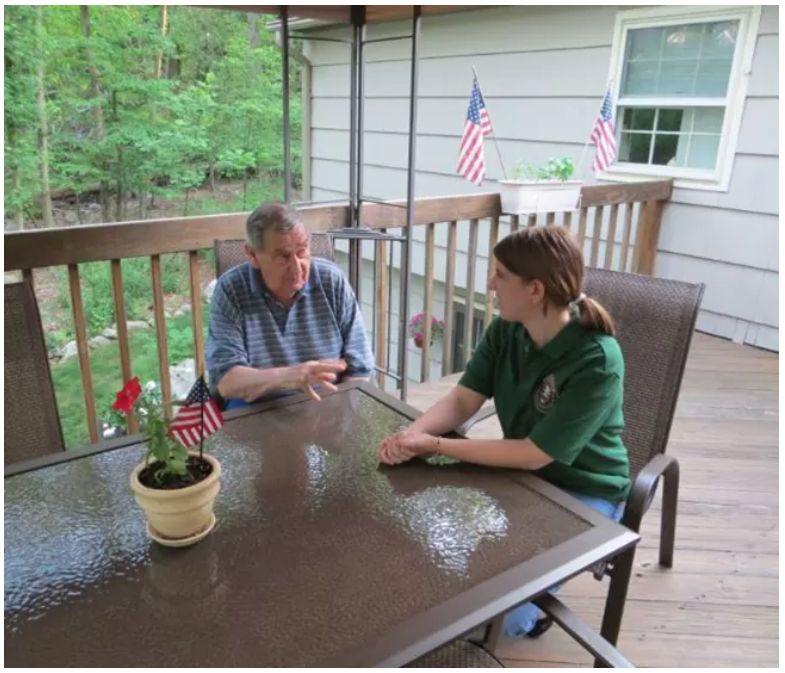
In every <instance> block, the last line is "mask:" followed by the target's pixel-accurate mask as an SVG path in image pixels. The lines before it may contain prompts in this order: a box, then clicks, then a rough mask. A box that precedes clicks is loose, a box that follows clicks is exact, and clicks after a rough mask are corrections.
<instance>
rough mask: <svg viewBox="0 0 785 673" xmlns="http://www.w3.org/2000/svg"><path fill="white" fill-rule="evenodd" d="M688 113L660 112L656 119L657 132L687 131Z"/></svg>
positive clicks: (677, 111) (675, 111) (685, 111)
mask: <svg viewBox="0 0 785 673" xmlns="http://www.w3.org/2000/svg"><path fill="white" fill-rule="evenodd" d="M689 112H690V111H688V110H660V114H659V116H658V117H657V130H658V131H673V132H679V131H689V117H690V114H689ZM682 126H683V128H682Z"/></svg>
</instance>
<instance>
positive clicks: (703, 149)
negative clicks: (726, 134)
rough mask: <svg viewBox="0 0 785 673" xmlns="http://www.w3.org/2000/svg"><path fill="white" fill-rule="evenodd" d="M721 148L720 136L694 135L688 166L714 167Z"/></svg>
mask: <svg viewBox="0 0 785 673" xmlns="http://www.w3.org/2000/svg"><path fill="white" fill-rule="evenodd" d="M719 149H720V137H719V136H692V140H691V142H690V154H689V157H688V159H687V166H689V167H690V168H714V167H715V166H716V165H717V153H718V152H719Z"/></svg>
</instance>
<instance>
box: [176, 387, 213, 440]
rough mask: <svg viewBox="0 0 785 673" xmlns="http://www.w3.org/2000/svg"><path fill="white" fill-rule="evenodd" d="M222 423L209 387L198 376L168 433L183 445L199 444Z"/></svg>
mask: <svg viewBox="0 0 785 673" xmlns="http://www.w3.org/2000/svg"><path fill="white" fill-rule="evenodd" d="M222 425H223V415H222V414H221V410H220V409H219V408H218V405H217V404H216V402H215V400H214V399H213V398H212V396H211V395H210V389H209V388H208V387H207V384H206V383H205V382H204V376H200V377H199V378H198V379H197V381H196V383H194V385H193V388H191V391H190V392H189V393H188V397H186V398H185V405H184V406H182V407H180V410H179V411H178V412H177V414H176V415H175V417H174V418H173V419H172V422H171V423H170V424H169V434H171V435H172V437H174V438H175V439H176V440H177V441H179V442H180V443H181V444H182V445H183V446H184V447H186V448H188V447H190V446H195V445H196V444H201V442H202V440H203V439H204V438H205V437H209V436H210V435H212V434H213V433H214V432H217V431H218V429H219V428H220V427H221V426H222Z"/></svg>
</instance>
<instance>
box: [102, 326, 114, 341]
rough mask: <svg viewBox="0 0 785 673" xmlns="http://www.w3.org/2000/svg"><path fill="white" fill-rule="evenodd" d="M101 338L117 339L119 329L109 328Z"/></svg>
mask: <svg viewBox="0 0 785 673" xmlns="http://www.w3.org/2000/svg"><path fill="white" fill-rule="evenodd" d="M101 336H102V337H103V338H104V339H116V338H117V329H115V328H114V327H107V328H106V329H105V330H104V331H103V332H101Z"/></svg>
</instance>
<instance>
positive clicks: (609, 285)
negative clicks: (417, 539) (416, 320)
mask: <svg viewBox="0 0 785 673" xmlns="http://www.w3.org/2000/svg"><path fill="white" fill-rule="evenodd" d="M704 290H705V286H704V285H703V284H702V283H701V284H693V283H684V282H680V281H674V280H666V279H662V278H653V277H651V276H642V275H637V274H631V273H621V272H617V271H608V270H605V269H595V268H590V269H587V270H586V294H587V295H588V296H590V297H593V298H595V299H597V301H599V302H600V303H601V304H602V305H603V306H604V307H605V308H607V309H608V311H609V312H610V314H611V315H612V316H613V317H614V319H615V320H616V325H617V330H618V333H617V338H618V340H619V343H620V345H621V350H622V353H623V354H624V365H625V379H624V417H625V429H624V435H623V437H624V443H625V445H626V447H627V450H628V452H629V460H630V477H631V479H632V481H633V486H632V490H631V491H630V495H629V497H628V499H627V503H626V507H625V511H624V517H623V519H622V521H621V523H622V524H623V525H625V526H627V527H628V528H630V529H631V530H633V531H635V532H636V533H638V532H640V526H641V520H642V519H643V515H644V514H645V513H646V512H647V511H648V509H649V506H650V505H651V502H652V500H653V498H654V494H655V492H656V489H657V485H658V484H659V481H660V478H662V479H663V505H662V519H661V528H660V558H659V562H660V565H661V566H664V567H666V568H670V567H672V566H673V548H674V541H675V534H676V504H677V501H678V495H679V464H678V462H677V461H676V459H675V458H673V457H671V456H666V455H665V450H666V448H667V444H668V436H669V434H670V429H671V425H672V424H673V416H674V412H675V410H676V402H677V399H678V396H679V389H680V387H681V381H682V377H683V375H684V368H685V365H686V363H687V355H688V353H689V349H690V344H691V342H692V335H693V332H694V330H695V321H696V320H697V317H698V309H699V307H700V303H701V300H702V298H703V292H704ZM493 414H495V409H494V408H493V407H492V406H491V407H489V408H484V409H481V410H480V411H479V412H478V413H477V414H476V415H475V416H474V417H473V418H471V419H470V420H469V421H467V423H465V424H464V425H463V426H462V428H461V430H462V432H464V433H465V432H466V431H467V430H468V429H469V428H471V426H472V425H474V424H475V423H477V422H479V421H481V420H484V419H485V418H488V417H489V416H492V415H493ZM634 559H635V548H634V547H633V548H632V549H630V550H629V551H627V552H625V553H624V554H622V555H620V556H618V557H616V558H615V559H612V560H611V561H610V562H608V563H606V564H603V565H602V566H601V567H598V568H597V569H595V577H596V578H597V579H599V580H601V579H602V578H603V577H604V576H605V575H609V576H610V577H611V583H610V588H609V591H608V597H607V600H606V606H605V616H604V618H603V623H602V630H601V634H602V636H603V638H605V640H607V641H608V642H609V643H611V644H612V645H615V644H616V642H617V641H618V637H619V630H620V628H621V620H622V616H623V614H624V605H625V602H626V599H627V589H628V586H629V582H630V576H631V574H632V566H633V561H634ZM540 607H541V608H542V607H543V606H540ZM545 611H546V612H547V609H546V610H545ZM499 626H500V625H499V624H498V623H496V624H495V625H493V626H492V627H491V628H490V629H489V632H493V631H496V633H497V634H498V632H499V631H500V629H499ZM494 639H495V638H494Z"/></svg>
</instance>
